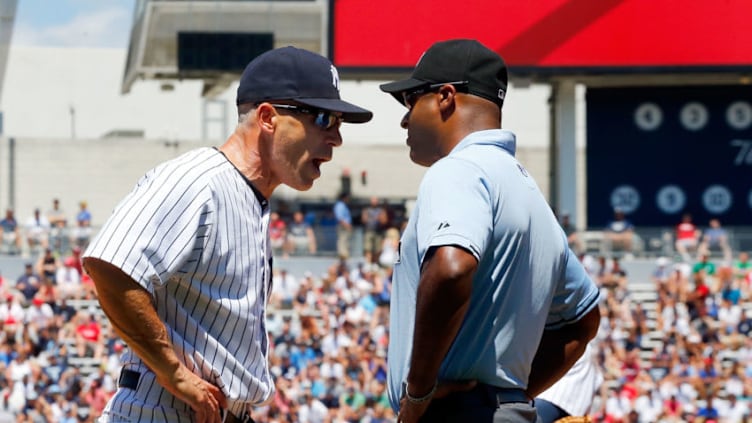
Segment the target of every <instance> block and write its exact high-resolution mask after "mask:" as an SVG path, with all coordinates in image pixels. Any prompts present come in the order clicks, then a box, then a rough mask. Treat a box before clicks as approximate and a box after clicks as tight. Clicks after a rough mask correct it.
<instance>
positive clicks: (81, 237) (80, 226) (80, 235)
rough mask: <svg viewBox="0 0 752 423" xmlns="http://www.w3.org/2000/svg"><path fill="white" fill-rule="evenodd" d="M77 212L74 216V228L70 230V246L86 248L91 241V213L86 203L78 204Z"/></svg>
mask: <svg viewBox="0 0 752 423" xmlns="http://www.w3.org/2000/svg"><path fill="white" fill-rule="evenodd" d="M78 207H79V211H78V213H77V214H76V227H75V228H73V229H72V230H71V245H74V246H77V247H79V248H82V249H83V248H86V246H87V245H89V240H90V239H91V235H92V230H91V213H90V212H89V209H88V204H87V203H86V201H81V202H79V203H78Z"/></svg>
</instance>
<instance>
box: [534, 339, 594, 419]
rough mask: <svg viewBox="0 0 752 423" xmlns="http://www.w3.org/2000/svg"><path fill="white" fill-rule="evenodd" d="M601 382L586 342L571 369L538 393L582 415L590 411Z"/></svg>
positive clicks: (569, 411) (568, 410) (549, 400)
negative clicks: (582, 352) (582, 351)
mask: <svg viewBox="0 0 752 423" xmlns="http://www.w3.org/2000/svg"><path fill="white" fill-rule="evenodd" d="M601 383H603V374H602V373H601V370H600V368H599V367H598V363H597V362H596V357H595V351H594V350H593V347H591V346H590V344H588V346H587V348H586V349H585V353H584V354H582V357H580V358H579V360H577V362H576V363H574V365H573V366H572V368H571V369H569V371H568V372H567V374H565V375H564V377H562V378H561V379H559V380H558V381H557V382H556V383H554V384H553V386H551V387H550V388H548V389H547V390H545V391H544V392H542V393H541V394H540V395H538V398H542V399H544V400H546V401H548V402H550V403H553V404H556V406H558V407H559V408H561V409H562V410H564V411H566V412H567V413H569V415H570V416H584V415H586V414H587V413H588V412H589V411H590V406H591V405H592V404H593V397H594V396H595V395H596V392H597V391H598V388H599V387H600V386H601Z"/></svg>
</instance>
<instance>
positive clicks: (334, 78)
mask: <svg viewBox="0 0 752 423" xmlns="http://www.w3.org/2000/svg"><path fill="white" fill-rule="evenodd" d="M329 70H330V71H331V72H332V85H334V88H336V89H337V91H339V73H337V68H335V67H334V65H332V66H331V67H330V68H329Z"/></svg>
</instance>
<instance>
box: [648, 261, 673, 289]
mask: <svg viewBox="0 0 752 423" xmlns="http://www.w3.org/2000/svg"><path fill="white" fill-rule="evenodd" d="M670 277H671V266H669V260H668V258H666V257H658V259H657V260H656V261H655V269H653V273H652V275H651V279H652V280H653V283H654V284H655V287H656V288H660V287H661V286H663V285H665V284H666V283H667V282H668V280H669V278H670Z"/></svg>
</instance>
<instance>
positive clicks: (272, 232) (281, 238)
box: [269, 212, 287, 255]
mask: <svg viewBox="0 0 752 423" xmlns="http://www.w3.org/2000/svg"><path fill="white" fill-rule="evenodd" d="M285 238H287V224H286V223H285V221H284V220H282V218H281V217H280V215H279V213H277V212H271V214H270V215H269V240H270V241H271V244H272V250H273V251H274V254H275V255H278V254H282V249H283V247H284V246H285Z"/></svg>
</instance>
